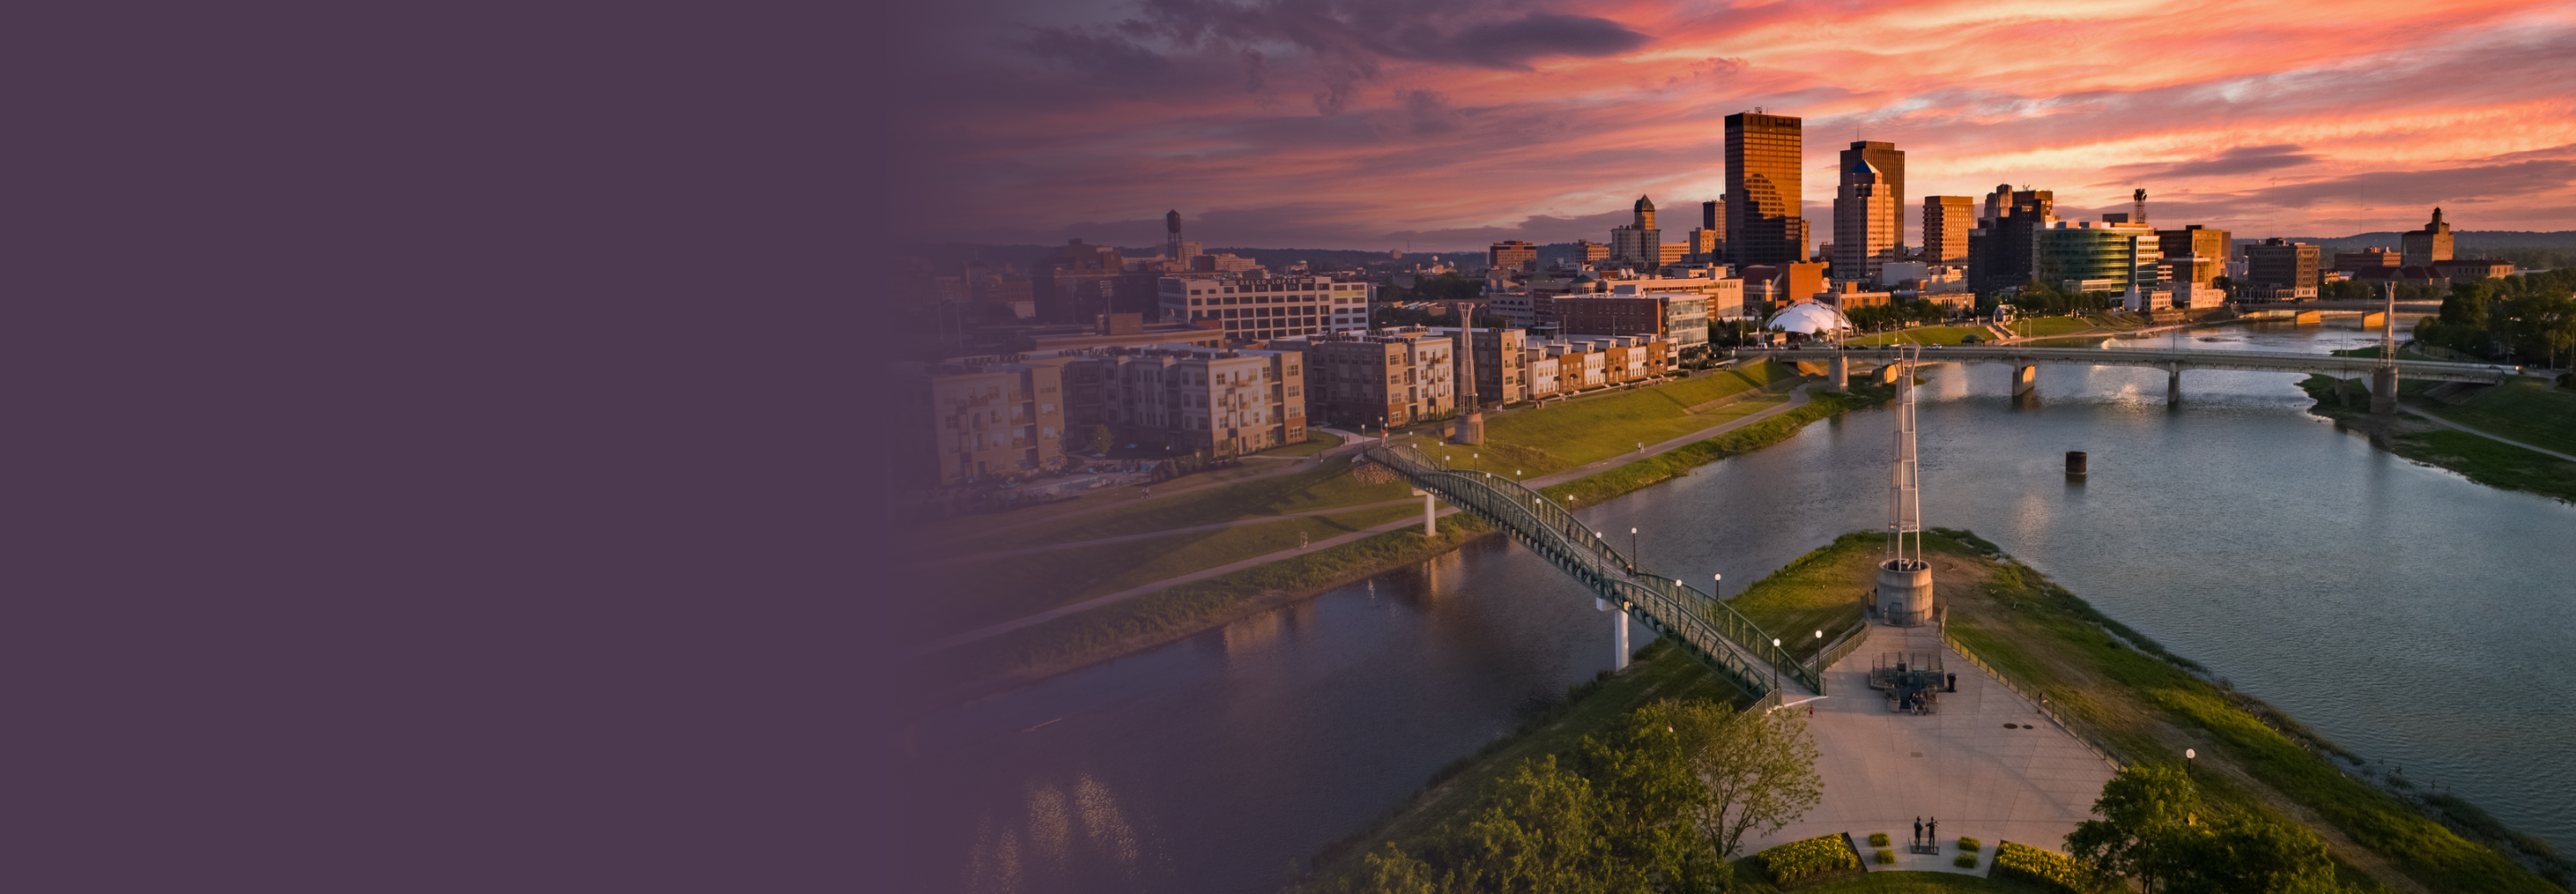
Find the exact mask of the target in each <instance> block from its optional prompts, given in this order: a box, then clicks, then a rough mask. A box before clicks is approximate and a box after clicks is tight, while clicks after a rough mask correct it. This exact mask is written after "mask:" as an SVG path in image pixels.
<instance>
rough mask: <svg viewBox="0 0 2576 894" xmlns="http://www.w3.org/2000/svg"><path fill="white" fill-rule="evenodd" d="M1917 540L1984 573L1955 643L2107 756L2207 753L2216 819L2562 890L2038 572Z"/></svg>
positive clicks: (2454, 888) (2417, 867) (2428, 879)
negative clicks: (2298, 810)
mask: <svg viewBox="0 0 2576 894" xmlns="http://www.w3.org/2000/svg"><path fill="white" fill-rule="evenodd" d="M1925 539H1926V545H1927V546H1928V547H1932V548H1934V549H1935V550H1936V551H1940V552H1945V553H1951V554H1952V555H1953V556H1954V557H1957V558H1959V559H1960V560H1961V561H1963V562H1966V563H1968V564H1969V565H1970V566H1971V567H1972V568H1974V569H1976V570H1977V571H1979V572H1982V573H1983V574H1985V575H1988V576H1987V577H1985V578H1984V580H1983V583H1982V587H1981V589H1982V594H1981V595H1980V596H1978V597H1972V598H1965V599H1953V600H1951V602H1950V607H1951V615H1950V631H1951V633H1952V634H1953V635H1955V636H1957V637H1958V638H1959V639H1960V640H1961V641H1963V642H1965V643H1967V645H1968V647H1969V648H1970V649H1972V650H1974V651H1975V652H1976V653H1977V655H1978V657H1980V658H1983V659H1985V660H1986V661H1987V662H1988V663H1989V664H1992V665H1994V666H1995V667H1996V668H1997V669H1998V670H2000V671H2002V672H2003V673H2004V675H2005V676H2007V677H2011V678H2013V679H2014V680H2015V681H2016V682H2017V683H2019V684H2022V685H2023V686H2024V687H2025V688H2035V689H2037V690H2038V691H2039V692H2041V693H2043V694H2045V695H2046V696H2047V697H2048V700H2049V703H2050V705H2051V706H2052V707H2054V708H2057V709H2058V710H2059V713H2060V714H2061V715H2063V716H2065V717H2066V718H2067V719H2068V721H2069V722H2070V723H2072V724H2074V725H2075V726H2076V727H2077V728H2078V729H2079V730H2082V731H2083V732H2085V734H2086V735H2087V736H2088V737H2090V738H2093V739H2094V740H2095V741H2099V742H2103V743H2105V744H2107V745H2108V746H2110V748H2111V749H2112V750H2113V751H2114V752H2115V753H2120V754H2125V755H2128V756H2130V758H2131V759H2134V760H2149V761H2165V762H2172V761H2175V760H2176V759H2175V757H2174V756H2173V755H2172V754H2171V752H2172V751H2173V749H2172V748H2171V747H2169V746H2170V743H2171V741H2172V740H2173V739H2174V738H2175V737H2177V736H2181V737H2185V738H2187V739H2189V740H2196V741H2200V742H2203V743H2205V744H2202V745H2200V746H2198V747H2199V748H2200V749H2201V759H2200V761H2199V763H2198V764H2197V765H2195V777H2196V779H2197V780H2198V781H2199V782H2200V783H2201V786H2202V793H2203V795H2204V797H2205V798H2206V800H2207V801H2208V803H2209V804H2210V805H2211V807H2212V809H2213V810H2214V811H2218V812H2228V811H2242V812H2251V813H2258V814H2263V815H2268V816H2272V817H2274V818H2276V819H2286V818H2285V817H2284V816H2283V814H2284V813H2285V811H2283V810H2281V809H2280V807H2281V805H2280V804H2279V802H2280V801H2287V802H2290V803H2294V804H2297V805H2298V806H2300V807H2303V808H2305V809H2307V810H2310V811H2314V812H2315V814H2316V815H2318V816H2321V817H2323V818H2324V820H2325V822H2326V823H2327V824H2328V825H2331V826H2332V827H2333V828H2334V829H2335V830H2337V831H2339V832H2340V833H2341V834H2342V835H2343V836H2344V837H2346V838H2348V839H2349V840H2351V841H2352V842H2354V843H2356V844H2358V845H2360V846H2361V847H2363V848H2366V849H2368V850H2369V851H2370V852H2371V854H2373V855H2375V856H2376V857H2377V858H2379V859H2382V860H2385V861H2386V863H2387V865H2389V866H2392V867H2394V868H2395V869H2396V870H2397V871H2400V872H2402V873H2404V874H2405V875H2406V876H2408V877H2409V878H2412V879H2414V880H2415V881H2417V882H2419V883H2421V884H2423V885H2424V886H2425V887H2426V888H2428V889H2431V890H2433V891H2437V892H2472V891H2525V892H2532V894H2545V892H2549V891H2557V890H2560V889H2558V888H2557V887H2555V886H2553V885H2550V884H2549V883H2548V882H2546V881H2543V880H2542V879H2541V878H2540V877H2539V876H2537V875H2534V874H2532V873H2530V872H2528V871H2526V870H2524V869H2523V868H2522V867H2521V866H2519V865H2517V864H2516V863H2514V862H2513V861H2512V860H2510V859H2508V858H2507V857H2505V856H2504V855H2502V854H2501V853H2499V852H2497V851H2496V850H2494V849H2492V848H2490V847H2488V846H2484V845H2481V844H2478V843H2475V842H2471V841H2468V840H2466V839H2464V838H2462V837H2460V836H2459V835H2458V834H2457V833H2454V832H2452V831H2451V830H2450V829H2448V828H2445V827H2444V826H2442V825H2441V824H2440V823H2437V822H2434V821H2433V820H2431V819H2428V818H2426V817H2425V815H2424V814H2423V812H2421V811H2420V810H2418V809H2416V808H2415V807H2414V806H2412V805H2409V804H2408V803H2406V802H2404V801H2401V800H2399V799H2398V798H2397V797H2396V796H2394V795H2392V794H2390V793H2388V792H2386V791H2384V790H2381V789H2379V788H2377V787H2375V786H2372V785H2370V784H2369V783H2367V782H2364V781H2362V780H2359V779H2355V778H2352V777H2349V776H2345V775H2344V774H2343V773H2342V772H2341V771H2339V770H2338V769H2337V768H2336V766H2335V765H2334V764H2333V763H2331V762H2330V761H2329V760H2328V759H2326V758H2325V757H2323V756H2321V755H2323V754H2326V753H2333V752H2339V751H2340V750H2341V749H2339V748H2337V747H2336V746H2334V745H2333V743H2330V742H2326V741H2324V740H2322V739H2320V738H2318V737H2316V736H2315V734H2314V733H2313V732H2310V731H2308V730H2307V729H2306V728H2305V727H2303V726H2301V725H2299V724H2298V722H2297V721H2295V720H2292V719H2290V718H2288V717H2287V716H2286V715H2284V714H2281V713H2280V712H2279V711H2277V710H2276V709H2273V708H2271V707H2270V706H2268V705H2264V704H2262V703H2261V702H2259V701H2256V700H2254V699H2251V698H2249V697H2247V696H2244V695H2242V694H2240V693H2236V692H2233V691H2232V690H2226V689H2222V688H2220V687H2219V686H2217V685H2215V684H2212V683H2210V682H2209V681H2207V680H2205V679H2203V678H2201V677H2199V676H2196V675H2194V674H2192V673H2190V672H2189V671H2188V670H2186V669H2185V668H2186V667H2187V666H2190V665H2189V662H2187V661H2184V660H2183V659H2180V658H2178V657H2171V656H2169V655H2166V654H2165V653H2164V652H2163V649H2162V647H2161V646H2158V645H2155V644H2154V643H2153V641H2151V640H2148V639H2146V638H2145V637H2144V636H2141V635H2138V634H2137V633H2136V632H2135V631H2130V630H2127V629H2126V628H2124V627H2120V626H2118V624H2117V622H2115V621H2109V620H2108V619H2106V618H2102V617H2101V615H2100V613H2099V612H2097V611H2094V610H2093V609H2092V607H2091V606H2089V605H2087V604H2085V603H2084V602H2083V600H2081V599H2078V598H2076V596H2075V595H2074V594H2072V593H2069V592H2067V591H2066V590H2065V589H2064V588H2062V587H2059V586H2057V585H2055V584H2053V583H2050V582H2048V581H2047V579H2046V578H2045V577H2043V576H2041V575H2040V574H2039V573H2038V572H2037V571H2034V570H2032V569H2030V568H2028V567H2026V566H2021V565H2018V564H2011V563H2002V562H1997V561H1995V560H1993V559H1992V558H1989V557H1982V556H1976V555H1972V554H1967V553H1964V552H1956V553H1954V552H1952V551H1951V549H1950V548H1949V544H1942V545H1938V546H1936V545H1934V543H1933V539H1932V538H1931V537H1928V536H1927V537H1926V538H1925ZM1945 539H1949V538H1945ZM1954 542H1956V541H1954ZM1954 579H1955V578H1954ZM2106 623H2107V624H2108V625H2109V626H2107V627H2106V626H2105V624H2106ZM2114 633H2118V634H2120V635H2119V636H2118V637H2116V638H2115V637H2114V636H2113V634H2114ZM2123 640H2125V641H2126V643H2125V644H2124V643H2123V642H2122V641H2123ZM2160 656H2163V657H2160ZM2184 731H2188V732H2184ZM2291 821H2294V820H2291ZM2337 856H2338V859H2345V858H2350V857H2353V856H2354V855H2352V854H2348V853H2339V854H2338V855H2337Z"/></svg>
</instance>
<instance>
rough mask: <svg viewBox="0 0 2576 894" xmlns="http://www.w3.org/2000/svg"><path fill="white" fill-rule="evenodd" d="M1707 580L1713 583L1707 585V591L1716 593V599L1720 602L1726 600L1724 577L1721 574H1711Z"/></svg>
mask: <svg viewBox="0 0 2576 894" xmlns="http://www.w3.org/2000/svg"><path fill="white" fill-rule="evenodd" d="M1708 579H1709V580H1710V581H1712V582H1713V583H1710V584H1709V585H1708V587H1709V589H1711V590H1715V591H1717V598H1718V599H1721V600H1723V599H1725V598H1726V575H1723V574H1712V575H1709V576H1708Z"/></svg>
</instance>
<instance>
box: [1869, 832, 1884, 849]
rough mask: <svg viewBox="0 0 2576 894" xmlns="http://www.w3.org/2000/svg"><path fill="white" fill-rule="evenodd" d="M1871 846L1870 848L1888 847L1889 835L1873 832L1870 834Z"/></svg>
mask: <svg viewBox="0 0 2576 894" xmlns="http://www.w3.org/2000/svg"><path fill="white" fill-rule="evenodd" d="M1869 846H1870V847H1886V846H1887V833H1885V832H1871V833H1869Z"/></svg>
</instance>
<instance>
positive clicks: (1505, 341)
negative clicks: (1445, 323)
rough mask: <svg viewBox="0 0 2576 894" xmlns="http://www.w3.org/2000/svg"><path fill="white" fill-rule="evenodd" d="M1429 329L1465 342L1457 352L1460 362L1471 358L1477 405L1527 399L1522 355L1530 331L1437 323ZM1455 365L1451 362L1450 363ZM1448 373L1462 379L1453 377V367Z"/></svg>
mask: <svg viewBox="0 0 2576 894" xmlns="http://www.w3.org/2000/svg"><path fill="white" fill-rule="evenodd" d="M1431 332H1432V333H1433V334H1437V335H1445V336H1448V337H1449V338H1451V339H1453V341H1452V342H1451V344H1453V345H1456V344H1464V345H1467V346H1468V350H1467V351H1466V352H1464V353H1458V354H1456V356H1457V357H1458V359H1459V360H1460V361H1462V362H1463V361H1469V360H1472V361H1474V362H1473V364H1472V365H1473V366H1474V368H1475V373H1476V404H1477V405H1478V406H1483V407H1491V406H1498V405H1501V404H1508V403H1519V402H1521V401H1525V400H1529V399H1530V394H1529V389H1530V383H1529V366H1528V360H1527V358H1526V357H1525V354H1526V352H1527V347H1528V343H1529V333H1527V332H1524V331H1522V330H1519V329H1495V328H1492V327H1485V328H1481V329H1465V330H1461V329H1457V328H1454V327H1440V326H1434V327H1431ZM1462 332H1463V333H1464V335H1463V336H1462V335H1461V333H1462ZM1456 365H1458V364H1452V366H1453V367H1454V366H1456ZM1450 375H1451V376H1452V381H1464V380H1463V379H1458V378H1456V375H1457V373H1456V370H1455V369H1454V368H1453V369H1452V371H1451V373H1450ZM1462 399H1463V398H1462Z"/></svg>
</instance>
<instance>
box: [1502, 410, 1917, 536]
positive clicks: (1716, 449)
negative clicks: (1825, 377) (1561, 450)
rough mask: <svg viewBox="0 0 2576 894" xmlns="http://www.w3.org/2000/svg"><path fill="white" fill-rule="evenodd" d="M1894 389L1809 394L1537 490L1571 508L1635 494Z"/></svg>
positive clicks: (1777, 440) (1768, 443) (1765, 444)
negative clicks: (1703, 435) (1783, 408)
mask: <svg viewBox="0 0 2576 894" xmlns="http://www.w3.org/2000/svg"><path fill="white" fill-rule="evenodd" d="M1895 393H1896V389H1895V387H1894V386H1886V385H1878V386H1872V385H1861V384H1857V383H1855V384H1853V385H1852V386H1851V392H1850V393H1848V394H1835V393H1831V392H1822V393H1819V392H1809V394H1808V401H1807V405H1806V406H1802V407H1799V408H1797V409H1794V410H1790V411H1788V412H1786V413H1782V414H1780V415H1778V416H1773V417H1771V418H1769V419H1764V420H1762V421H1760V422H1756V423H1753V424H1752V425H1747V426H1745V427H1743V428H1739V429H1736V430H1734V431H1730V432H1726V433H1724V434H1720V435H1718V436H1716V437H1713V438H1709V439H1707V440H1704V441H1699V442H1697V443H1693V444H1689V445H1685V446H1683V447H1681V448H1679V449H1676V450H1671V451H1667V452H1664V453H1660V454H1657V455H1654V456H1650V457H1647V458H1645V459H1641V460H1638V461H1636V462H1632V463H1628V464H1626V465H1622V466H1619V467H1617V468H1614V469H1608V470H1605V471H1602V472H1600V473H1597V474H1594V475H1590V476H1586V477H1584V478H1580V479H1576V480H1574V481H1568V482H1566V483H1564V484H1558V485H1552V486H1549V487H1546V488H1541V489H1540V492H1541V493H1544V494H1546V495H1547V496H1549V497H1551V498H1554V499H1556V500H1558V501H1560V502H1562V501H1566V500H1567V499H1568V498H1571V499H1572V502H1571V503H1570V504H1569V505H1573V506H1589V505H1592V504H1594V503H1599V502H1601V501H1603V500H1607V499H1611V498H1613V497H1617V496H1620V495H1623V494H1627V493H1631V492H1634V491H1636V490H1638V489H1640V488H1644V487H1646V486H1648V485H1652V484H1656V483H1658V482H1662V481H1667V480H1671V479H1673V478H1677V477H1680V476H1682V475H1686V474H1689V472H1690V470H1691V469H1693V468H1696V467H1699V466H1703V465H1707V464H1709V463H1713V462H1716V461H1718V460H1721V459H1725V458H1727V457H1730V456H1736V455H1740V454H1745V453H1751V452H1753V451H1756V450H1760V449H1762V448H1764V447H1769V446H1771V445H1773V444H1777V443H1780V442H1782V441H1786V440H1788V439H1789V436H1791V435H1794V434H1797V433H1798V430H1799V429H1801V428H1805V427H1806V425H1807V423H1810V422H1814V421H1816V420H1818V419H1823V418H1825V417H1828V416H1833V415H1836V414H1839V413H1844V412H1848V411H1851V410H1855V409H1859V408H1862V407H1868V406H1875V405H1877V404H1880V403H1884V402H1886V401H1887V399H1888V398H1890V397H1893V396H1895Z"/></svg>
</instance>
